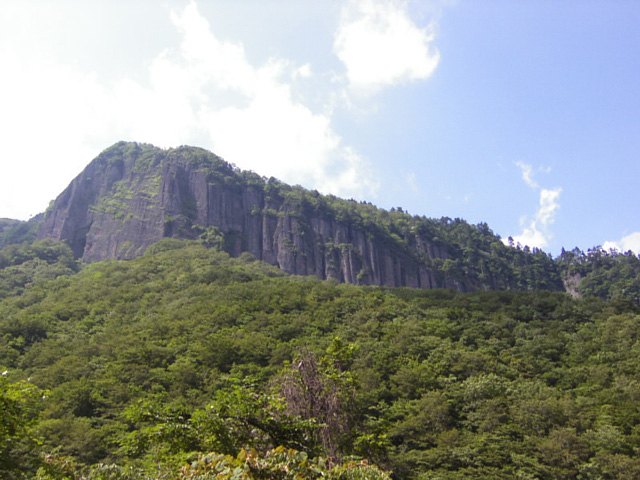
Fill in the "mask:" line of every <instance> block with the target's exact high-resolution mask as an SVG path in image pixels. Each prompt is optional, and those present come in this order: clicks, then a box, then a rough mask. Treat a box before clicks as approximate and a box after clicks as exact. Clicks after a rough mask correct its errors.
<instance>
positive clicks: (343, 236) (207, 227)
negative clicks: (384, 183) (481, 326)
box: [38, 142, 465, 289]
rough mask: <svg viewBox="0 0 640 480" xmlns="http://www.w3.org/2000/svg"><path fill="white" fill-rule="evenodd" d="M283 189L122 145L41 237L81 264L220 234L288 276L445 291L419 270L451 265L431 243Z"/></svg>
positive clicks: (103, 159) (192, 157) (182, 154)
mask: <svg viewBox="0 0 640 480" xmlns="http://www.w3.org/2000/svg"><path fill="white" fill-rule="evenodd" d="M280 186H282V184H280V182H277V181H275V180H273V179H271V180H269V181H265V180H264V179H262V178H260V177H258V176H256V175H255V174H251V173H247V172H240V171H239V170H237V169H235V168H233V167H231V166H230V165H228V164H226V163H225V162H223V161H222V160H221V159H219V158H218V157H216V156H215V155H213V154H211V153H209V152H206V151H205V150H201V149H197V148H191V147H181V148H178V149H171V150H167V151H165V150H160V149H157V148H154V147H151V146H148V145H139V144H131V143H124V142H121V143H118V144H116V145H114V146H113V147H111V148H109V149H107V150H105V151H104V152H103V153H102V154H101V155H100V156H98V157H97V158H96V159H95V160H94V161H93V162H91V164H89V165H88V166H87V168H86V169H85V170H84V171H83V172H82V173H81V174H80V175H79V176H78V177H76V178H75V179H74V180H73V181H72V182H71V184H70V185H69V186H68V187H67V189H66V190H65V191H64V192H62V194H61V195H60V196H59V197H58V198H57V199H56V200H55V202H54V204H53V206H52V207H51V208H50V209H49V211H47V212H46V214H45V219H44V222H43V224H42V226H41V228H40V231H39V233H38V236H39V238H45V237H51V238H55V239H58V240H62V241H66V242H67V243H68V244H69V245H70V246H71V248H72V250H73V252H74V254H75V255H76V256H77V257H79V258H82V260H83V261H85V262H95V261H100V260H106V259H130V258H133V257H136V256H138V255H141V254H142V253H144V251H145V250H146V248H147V247H148V246H149V245H151V244H152V243H155V242H157V241H158V240H160V239H162V238H164V237H176V238H197V237H199V236H202V235H206V234H207V233H212V232H213V233H214V235H215V234H217V235H218V237H219V238H220V240H221V242H223V244H224V249H225V250H227V251H228V252H229V253H230V254H231V255H233V256H238V255H240V254H241V253H242V252H250V253H251V254H253V255H255V256H256V257H257V258H258V259H261V260H263V261H265V262H268V263H270V264H273V265H277V266H278V267H280V268H281V269H282V270H283V271H285V272H287V273H292V274H298V275H316V276H318V277H320V278H322V279H335V280H336V281H338V282H348V283H354V284H366V285H386V286H409V287H417V288H434V287H437V286H444V284H443V283H442V282H438V281H437V279H436V275H435V274H434V272H433V270H432V269H430V268H429V267H428V265H427V263H426V262H424V261H417V258H422V259H423V260H429V259H446V258H447V252H446V251H444V249H442V248H440V247H438V246H437V245H434V244H433V243H432V242H431V241H430V240H429V239H428V238H422V237H421V236H419V235H418V236H416V237H415V238H414V239H413V240H414V241H413V243H414V245H413V249H414V251H406V249H405V251H402V250H398V249H397V248H394V247H395V246H394V245H393V241H392V240H390V241H387V242H386V244H385V242H381V241H380V240H381V238H376V236H375V235H372V234H371V232H368V231H367V230H366V229H365V228H362V227H358V226H354V225H352V224H350V222H349V221H348V220H344V221H339V220H338V219H336V218H334V215H333V214H332V212H331V211H325V212H322V211H321V209H317V208H316V211H315V212H314V211H312V210H313V209H311V210H310V209H309V205H308V202H306V203H305V202H302V203H301V202H300V201H299V200H300V198H297V199H294V198H290V197H292V196H291V195H285V196H283V195H282V192H280V191H279V188H278V187H280ZM296 191H297V192H305V195H307V194H308V195H310V196H311V197H315V198H319V197H322V196H319V195H318V194H317V193H316V192H308V191H303V190H302V189H297V190H296ZM303 204H304V205H303ZM303 210H305V211H303ZM325 210H326V209H325ZM382 240H384V239H382ZM387 240H389V239H387ZM458 287H459V288H460V287H462V288H463V289H464V288H465V286H464V285H460V286H458Z"/></svg>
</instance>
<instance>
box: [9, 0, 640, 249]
mask: <svg viewBox="0 0 640 480" xmlns="http://www.w3.org/2000/svg"><path fill="white" fill-rule="evenodd" d="M638 26H640V2H637V1H636V0H611V1H607V2H603V1H596V0H563V1H562V2H556V1H552V0H514V1H510V2H505V1H503V0H473V1H472V0H322V1H317V0H136V1H135V2H132V1H126V0H56V1H55V2H51V1H49V0H46V1H45V0H2V1H0V65H1V67H0V71H1V72H2V74H1V75H0V148H1V149H2V154H1V156H0V218H17V219H22V220H26V219H28V218H30V217H32V216H34V215H36V214H38V213H40V212H42V211H44V210H45V209H46V207H47V206H48V205H49V203H50V201H51V200H53V199H54V198H55V197H56V196H57V195H58V194H59V193H61V192H62V190H63V189H64V188H65V187H66V186H67V185H68V184H69V183H70V182H71V180H72V179H73V178H74V177H75V176H76V175H78V174H79V173H80V172H81V171H82V169H83V168H84V167H85V166H86V165H87V164H88V163H89V162H90V161H91V160H92V159H93V158H95V157H96V156H97V155H98V154H99V153H100V152H101V151H102V150H104V149H105V148H108V147H109V146H110V145H112V144H114V143H116V142H118V141H120V140H127V141H137V142H144V143H151V144H154V145H157V146H159V147H163V148H169V147H176V146H179V145H194V146H199V147H203V148H206V149H207V150H210V151H212V152H214V153H216V154H217V155H220V156H221V157H223V158H224V159H225V160H227V161H228V162H230V163H233V164H235V165H237V166H238V167H240V168H242V169H249V170H253V171H255V172H257V173H259V174H260V175H263V176H265V177H271V176H273V177H276V178H279V179H281V180H283V181H285V182H287V183H290V184H297V185H302V186H304V187H306V188H309V189H317V190H318V191H320V192H322V193H331V194H334V195H337V196H340V197H344V198H353V199H356V200H359V201H368V202H371V203H373V204H375V205H377V206H379V207H381V208H385V209H390V208H398V207H400V208H402V209H403V210H404V211H407V212H409V213H410V214H412V215H420V216H422V215H424V216H427V217H430V218H440V217H450V218H462V219H465V220H467V221H468V222H470V223H473V224H476V223H479V222H486V223H487V224H488V225H489V227H490V228H491V229H492V230H493V231H494V233H496V234H498V235H500V236H501V237H502V238H503V240H505V241H506V240H507V239H508V238H509V237H512V238H513V239H514V241H516V242H519V243H520V244H521V245H529V246H530V247H537V248H541V249H542V250H544V251H546V252H548V253H551V254H552V255H554V256H556V255H558V254H559V253H560V251H561V249H562V248H566V249H573V248H574V247H578V248H580V249H582V250H585V251H586V250H587V249H589V248H592V247H595V246H602V247H603V248H605V249H610V248H616V249H617V250H620V251H625V252H626V251H627V250H632V251H634V252H635V253H640V215H639V214H638V211H637V210H638V207H639V206H640V189H639V188H637V187H638V181H639V179H640V28H638Z"/></svg>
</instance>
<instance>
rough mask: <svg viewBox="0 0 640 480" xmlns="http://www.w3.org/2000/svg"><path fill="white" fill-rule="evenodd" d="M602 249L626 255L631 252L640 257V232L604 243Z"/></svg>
mask: <svg viewBox="0 0 640 480" xmlns="http://www.w3.org/2000/svg"><path fill="white" fill-rule="evenodd" d="M602 248H603V249H604V250H606V251H609V250H617V251H619V252H622V253H626V252H628V251H629V250H631V251H632V252H634V253H635V254H636V255H640V232H633V233H631V234H629V235H625V236H624V237H622V238H621V239H620V240H617V241H607V242H604V244H603V245H602Z"/></svg>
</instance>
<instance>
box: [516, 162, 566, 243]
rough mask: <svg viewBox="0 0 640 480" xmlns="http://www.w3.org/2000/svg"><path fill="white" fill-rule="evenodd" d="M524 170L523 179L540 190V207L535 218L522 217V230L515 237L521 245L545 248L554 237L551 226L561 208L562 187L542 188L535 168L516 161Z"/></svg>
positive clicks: (533, 187) (531, 186)
mask: <svg viewBox="0 0 640 480" xmlns="http://www.w3.org/2000/svg"><path fill="white" fill-rule="evenodd" d="M516 165H518V166H519V167H520V169H521V170H522V179H523V180H524V182H525V183H526V184H527V185H528V186H529V187H530V188H532V189H534V190H539V191H540V199H539V203H538V209H537V210H536V213H535V214H534V216H533V218H530V217H528V216H525V217H522V218H521V219H520V226H521V227H522V232H521V233H520V234H519V235H515V236H514V237H513V239H514V240H515V242H517V243H520V244H521V245H528V246H530V247H537V248H545V247H546V246H547V245H548V244H549V240H550V239H551V237H552V234H551V231H550V226H551V225H552V224H553V223H554V221H555V216H556V212H557V211H558V209H559V208H560V203H559V199H560V194H561V193H562V189H561V188H555V189H547V188H541V187H540V186H539V185H538V184H537V182H535V180H534V179H533V169H532V167H531V165H528V164H526V163H522V162H518V163H516Z"/></svg>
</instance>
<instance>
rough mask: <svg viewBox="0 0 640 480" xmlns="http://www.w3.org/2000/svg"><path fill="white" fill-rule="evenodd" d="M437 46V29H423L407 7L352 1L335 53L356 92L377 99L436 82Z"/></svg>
mask: <svg viewBox="0 0 640 480" xmlns="http://www.w3.org/2000/svg"><path fill="white" fill-rule="evenodd" d="M433 40H434V33H433V26H432V25H430V26H429V27H428V28H426V29H425V28H419V27H418V26H417V25H416V24H415V23H414V22H413V20H412V19H411V17H410V16H409V13H408V10H407V4H406V3H405V2H400V1H397V0H350V1H349V2H348V3H347V5H345V6H344V7H343V10H342V15H341V19H340V24H339V28H338V32H337V34H336V36H335V40H334V46H333V48H334V52H335V53H336V55H337V56H338V58H339V59H340V60H341V61H342V63H343V64H344V66H345V67H346V70H347V72H346V74H347V79H348V81H349V85H350V87H351V88H352V89H353V90H355V91H357V92H359V93H362V94H372V93H375V92H377V91H378V90H380V89H381V88H383V87H386V86H391V85H395V84H398V83H402V82H407V81H411V80H422V79H426V78H428V77H430V76H431V74H432V73H433V72H434V70H435V69H436V67H437V66H438V63H439V61H440V54H439V52H438V51H437V50H436V49H434V48H433V47H432V43H433Z"/></svg>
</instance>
